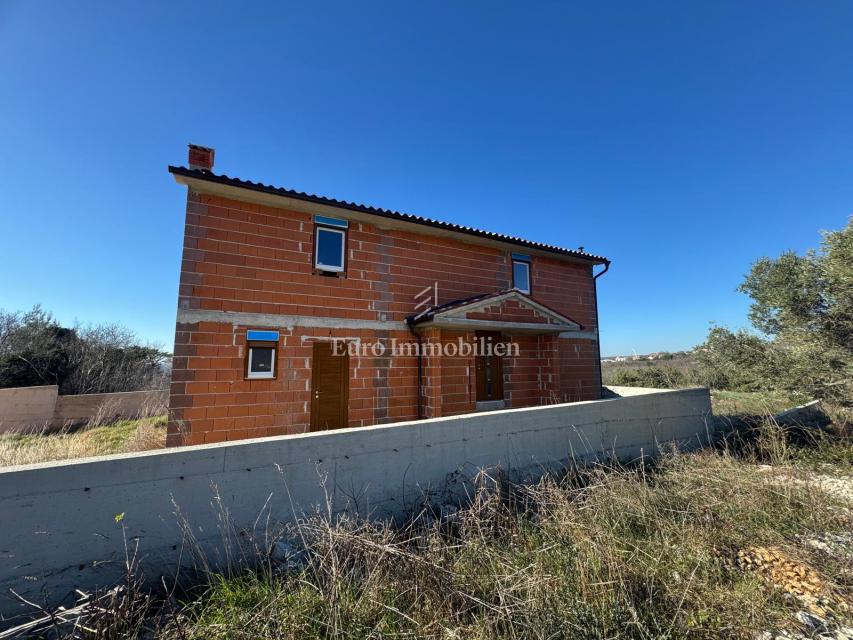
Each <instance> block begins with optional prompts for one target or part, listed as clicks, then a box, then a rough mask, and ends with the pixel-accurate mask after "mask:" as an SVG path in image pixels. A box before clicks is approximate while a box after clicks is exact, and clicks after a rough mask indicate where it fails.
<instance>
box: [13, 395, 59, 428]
mask: <svg viewBox="0 0 853 640" xmlns="http://www.w3.org/2000/svg"><path fill="white" fill-rule="evenodd" d="M57 393H58V387H57V386H56V385H51V386H44V387H16V388H14V389H0V433H3V432H6V431H19V430H21V429H22V428H27V427H36V428H42V427H45V426H47V425H48V424H49V423H50V421H51V420H53V411H54V407H55V405H56V394H57Z"/></svg>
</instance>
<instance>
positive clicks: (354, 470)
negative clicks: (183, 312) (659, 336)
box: [0, 389, 713, 627]
mask: <svg viewBox="0 0 853 640" xmlns="http://www.w3.org/2000/svg"><path fill="white" fill-rule="evenodd" d="M712 431H713V418H712V416H711V405H710V396H709V393H708V390H707V389H686V390H680V391H658V390H654V391H653V392H651V393H646V394H641V395H635V396H631V397H624V398H616V399H612V400H599V401H593V402H580V403H573V404H561V405H549V406H543V407H536V408H530V409H510V410H503V411H492V412H489V413H481V414H469V415H462V416H454V417H448V418H436V419H431V420H423V421H419V422H406V423H400V424H391V425H382V426H375V427H362V428H358V429H343V430H339V431H334V432H320V433H312V434H306V435H299V436H282V437H276V438H265V439H260V440H245V441H240V442H234V443H222V444H211V445H203V446H192V447H184V448H176V449H170V450H163V451H156V452H147V453H140V454H133V455H118V456H109V457H105V458H93V459H86V460H79V461H73V462H63V463H56V464H40V465H31V466H27V467H17V468H9V469H6V470H0V513H2V514H3V518H2V524H0V614H2V615H3V616H5V617H6V618H8V617H9V616H13V615H16V614H20V613H22V612H25V611H27V610H26V607H23V606H22V605H20V603H18V602H16V601H15V600H14V599H13V598H11V597H9V589H15V591H17V592H18V593H20V594H21V595H22V596H24V597H27V598H29V599H30V600H33V601H37V602H39V603H44V604H48V605H51V606H53V605H56V604H58V603H60V602H63V601H68V600H69V598H73V590H74V589H75V588H81V589H91V588H94V587H99V586H100V587H103V586H109V585H111V584H112V583H114V582H115V581H117V580H119V579H120V578H121V576H122V571H123V564H124V558H125V537H126V538H127V539H128V540H130V541H132V542H131V545H133V544H135V541H138V545H139V546H138V548H139V554H140V557H141V559H142V567H143V569H144V570H145V573H146V576H147V577H148V578H156V576H157V575H159V574H160V573H161V572H162V573H165V574H167V575H168V574H169V573H174V570H175V568H176V566H177V563H178V557H179V553H180V552H181V545H182V540H183V535H184V533H185V532H184V531H183V530H182V528H181V526H180V524H179V518H178V516H176V514H175V512H176V510H179V511H180V513H181V515H182V517H183V518H184V519H185V521H186V523H188V524H189V526H190V528H191V530H192V533H193V536H194V537H195V538H196V541H197V543H198V546H199V547H200V548H202V549H203V550H205V552H209V553H210V554H212V555H213V556H215V555H216V553H217V549H219V548H220V546H221V544H222V531H221V519H220V516H221V514H222V513H223V512H227V514H228V518H229V519H230V521H231V523H233V525H234V526H235V527H236V528H237V529H241V528H244V529H253V528H255V529H256V528H257V525H258V522H259V520H258V518H259V515H260V516H262V517H261V523H262V524H263V523H264V522H266V516H265V515H264V514H268V515H269V516H270V518H271V519H272V520H273V521H279V522H286V521H290V520H292V519H293V518H294V516H299V515H301V514H303V513H306V512H312V511H313V510H314V509H315V507H317V506H319V505H324V504H325V503H326V501H327V498H328V499H329V500H330V501H331V504H332V508H333V510H334V511H343V510H346V509H353V508H356V509H357V510H358V512H359V513H361V514H363V515H364V514H368V513H369V514H371V515H373V516H378V515H381V514H394V513H400V512H401V511H402V510H403V509H405V508H406V506H407V505H409V504H411V503H413V502H414V501H416V500H418V499H420V498H422V497H423V495H424V493H425V492H430V491H438V492H441V491H443V490H445V489H447V488H448V487H449V483H448V481H449V479H451V478H460V477H461V478H471V477H473V476H474V475H475V474H476V472H477V470H478V469H480V468H492V467H496V466H500V467H501V468H503V469H506V470H514V471H515V472H517V473H521V472H524V473H528V474H530V475H532V476H536V475H538V474H539V473H541V470H542V469H545V468H548V467H553V466H555V465H560V464H563V463H565V462H566V461H567V460H569V459H571V458H575V459H576V460H578V461H588V460H590V459H592V458H595V457H597V456H601V455H603V454H604V455H609V454H610V453H615V454H616V455H617V456H618V457H619V458H621V459H635V458H637V457H639V456H641V455H654V454H655V453H657V452H658V451H659V448H660V447H661V445H663V444H664V443H669V442H672V441H678V442H680V443H682V444H683V445H687V446H692V447H695V446H699V445H700V444H702V443H705V442H707V441H708V439H709V437H711V435H712V433H711V432H712ZM215 493H216V494H218V499H216V500H214V494H215ZM119 514H124V516H123V518H122V519H121V521H120V522H116V516H117V515H119ZM122 527H123V528H124V532H123V531H122ZM186 557H187V554H186V553H185V554H184V559H186ZM27 613H32V612H31V611H27ZM11 624H12V622H11V621H8V620H7V621H6V622H2V623H0V627H2V626H11Z"/></svg>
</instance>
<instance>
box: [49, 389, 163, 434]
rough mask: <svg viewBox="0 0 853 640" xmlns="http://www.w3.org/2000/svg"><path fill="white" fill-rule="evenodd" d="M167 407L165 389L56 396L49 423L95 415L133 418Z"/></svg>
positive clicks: (70, 421)
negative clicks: (51, 418)
mask: <svg viewBox="0 0 853 640" xmlns="http://www.w3.org/2000/svg"><path fill="white" fill-rule="evenodd" d="M168 406H169V391H168V390H162V391H126V392H122V393H87V394H81V395H76V396H59V397H58V398H57V399H56V408H55V410H54V413H53V420H52V422H53V424H54V425H55V426H64V425H66V424H76V423H80V422H87V421H88V420H89V419H90V418H92V417H95V416H98V417H102V418H104V419H111V418H135V417H137V416H139V415H140V414H147V415H153V414H155V413H165V412H166V409H167V407H168ZM157 409H159V411H158V410H157Z"/></svg>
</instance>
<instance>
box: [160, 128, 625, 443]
mask: <svg viewBox="0 0 853 640" xmlns="http://www.w3.org/2000/svg"><path fill="white" fill-rule="evenodd" d="M212 169H213V150H212V149H208V148H205V147H197V146H194V145H191V146H190V152H189V168H184V167H169V171H170V172H171V173H172V175H173V176H174V178H175V180H176V181H177V182H178V183H179V184H182V185H185V186H186V187H187V210H186V229H185V236H184V249H183V260H182V263H181V277H180V289H179V297H178V316H177V326H176V331H175V350H174V361H173V370H172V387H171V394H170V421H169V435H168V443H169V444H170V445H178V444H201V443H208V442H220V441H224V440H237V439H242V438H252V437H262V436H272V435H281V434H292V433H302V432H306V431H313V430H321V429H332V428H340V427H359V426H366V425H373V424H380V423H387V422H398V421H404V420H414V419H418V418H429V417H438V416H447V415H453V414H459V413H466V412H472V411H478V410H488V409H495V408H502V407H506V408H510V407H528V406H534V405H540V404H546V403H553V402H572V401H580V400H593V399H597V398H599V397H600V395H601V371H600V364H599V351H598V309H597V302H596V289H595V278H596V277H597V275H594V267H595V266H596V265H602V266H603V269H600V270H599V271H598V275H600V274H601V273H603V272H604V271H606V270H607V268H608V267H609V261H608V260H607V259H606V258H603V257H600V256H595V255H591V254H589V253H586V252H585V251H583V250H582V249H577V250H571V249H562V248H559V247H554V246H550V245H545V244H540V243H538V242H531V241H527V240H522V239H519V238H514V237H509V236H504V235H501V234H496V233H489V232H486V231H480V230H477V229H471V228H469V227H463V226H459V225H455V224H451V223H445V222H437V221H434V220H430V219H426V218H421V217H418V216H414V215H409V214H404V213H397V212H394V211H388V210H385V209H376V208H373V207H368V206H364V205H359V204H353V203H349V202H343V201H339V200H333V199H330V198H325V197H320V196H314V195H308V194H305V193H300V192H297V191H292V190H289V189H283V188H278V187H271V186H266V185H263V184H257V183H253V182H247V181H243V180H239V179H236V178H230V177H228V176H225V175H218V174H215V173H213V171H212ZM486 343H488V344H495V345H503V346H504V347H510V348H511V349H514V350H515V351H514V352H512V353H504V354H502V353H499V352H498V350H497V349H495V350H494V352H488V353H485V352H484V353H477V352H475V353H473V354H472V353H469V352H466V347H465V345H466V344H473V345H477V344H479V345H480V346H483V345H485V344H486ZM395 346H396V347H399V349H398V350H395V349H394V348H392V347H395Z"/></svg>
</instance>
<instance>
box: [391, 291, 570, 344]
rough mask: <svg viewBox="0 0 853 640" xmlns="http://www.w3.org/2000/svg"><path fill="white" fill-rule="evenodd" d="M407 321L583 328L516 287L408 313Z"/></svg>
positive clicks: (460, 326) (513, 328) (519, 329)
mask: <svg viewBox="0 0 853 640" xmlns="http://www.w3.org/2000/svg"><path fill="white" fill-rule="evenodd" d="M406 322H407V323H408V324H409V326H412V327H414V326H419V327H423V328H426V327H436V328H443V329H456V330H460V331H466V330H467V331H474V330H490V331H502V332H504V333H529V334H546V333H547V334H552V333H553V334H559V333H566V332H574V331H581V330H582V329H583V327H582V326H581V325H580V324H579V323H577V322H575V321H574V320H572V319H571V318H568V317H566V316H564V315H563V314H561V313H559V312H557V311H555V310H554V309H551V308H550V307H548V306H546V305H544V304H542V303H541V302H538V301H537V300H534V299H533V298H531V297H530V296H528V295H526V294H523V293H521V292H520V291H518V290H517V289H504V290H501V291H495V292H492V293H484V294H479V295H476V296H471V297H469V298H463V299H460V300H454V301H452V302H447V303H444V304H441V305H437V306H434V307H431V308H429V309H426V310H424V311H422V312H420V313H418V314H415V315H412V316H409V317H408V318H407V319H406Z"/></svg>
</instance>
